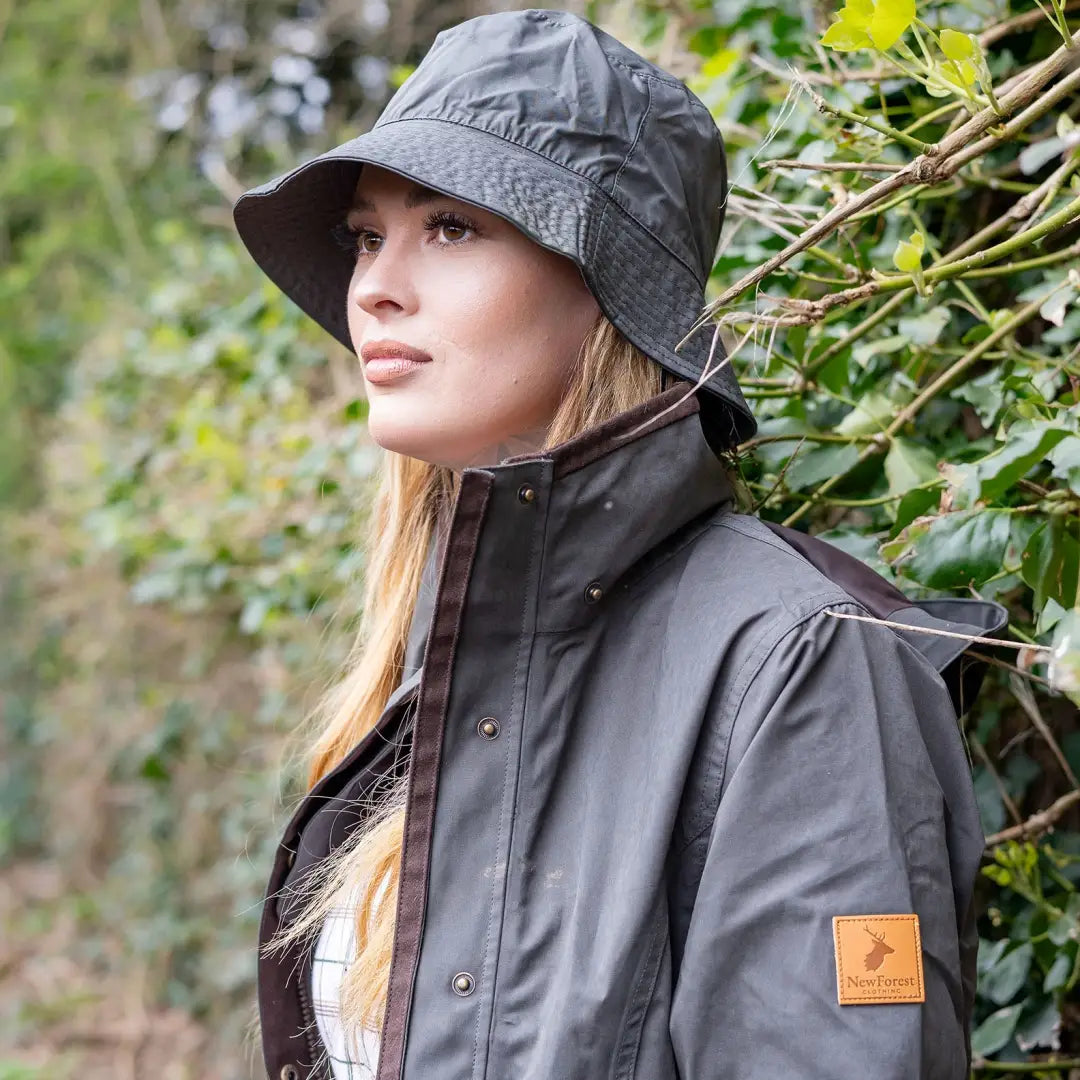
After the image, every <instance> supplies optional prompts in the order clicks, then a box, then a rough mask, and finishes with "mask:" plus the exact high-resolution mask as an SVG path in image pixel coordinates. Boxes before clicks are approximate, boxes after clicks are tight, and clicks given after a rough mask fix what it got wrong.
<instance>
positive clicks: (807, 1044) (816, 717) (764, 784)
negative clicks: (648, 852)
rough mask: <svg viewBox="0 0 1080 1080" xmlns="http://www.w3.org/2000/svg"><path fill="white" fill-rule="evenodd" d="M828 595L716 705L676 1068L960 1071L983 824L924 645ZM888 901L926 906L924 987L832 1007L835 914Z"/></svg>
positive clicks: (870, 911)
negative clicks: (707, 824)
mask: <svg viewBox="0 0 1080 1080" xmlns="http://www.w3.org/2000/svg"><path fill="white" fill-rule="evenodd" d="M827 606H829V607H830V608H831V609H832V610H835V611H849V612H853V613H856V614H863V615H865V614H866V612H865V611H864V610H863V609H862V608H861V607H859V606H858V605H855V604H852V603H850V602H849V603H845V604H831V605H827ZM821 608H822V605H820V604H819V605H818V607H817V609H816V610H814V611H812V613H811V614H809V615H807V616H805V617H804V618H801V619H798V620H796V624H795V625H794V626H791V625H788V626H786V627H785V628H784V629H783V630H782V631H779V632H777V633H775V634H774V635H773V637H772V640H771V641H765V640H763V642H762V644H761V645H760V647H759V648H758V649H757V650H756V652H755V653H754V655H753V656H752V657H751V659H750V660H748V661H747V663H746V666H745V668H744V670H743V672H742V673H741V674H740V675H739V676H738V677H737V678H735V679H734V680H732V681H731V687H730V689H727V690H725V692H724V694H723V695H722V696H721V695H718V696H717V701H716V704H715V706H714V708H715V710H716V715H714V716H711V717H710V718H709V720H710V723H716V724H720V725H725V724H726V725H727V729H728V732H729V733H728V736H727V738H726V739H724V740H722V742H723V744H724V746H725V751H724V756H725V758H726V760H725V761H723V762H721V763H720V765H719V766H718V770H717V771H718V772H719V773H720V774H721V779H720V781H719V785H720V797H719V801H718V803H717V808H716V813H715V818H714V819H713V821H712V826H711V831H710V832H709V834H708V839H707V844H704V841H703V845H704V852H705V853H704V866H703V870H702V875H701V879H700V886H699V889H698V892H697V895H696V898H695V901H694V906H693V911H692V914H691V916H690V920H689V924H688V929H687V935H686V939H685V944H684V948H683V953H682V958H681V962H680V966H679V970H678V973H677V976H676V983H675V987H674V991H673V998H672V1009H671V1016H670V1021H669V1028H670V1034H671V1039H672V1045H673V1048H674V1052H675V1057H676V1061H677V1064H678V1069H679V1076H680V1077H681V1078H682V1080H776V1078H777V1077H784V1078H785V1080H797V1078H806V1080H826V1078H827V1080H866V1078H867V1077H874V1078H875V1080H931V1078H932V1080H966V1078H967V1077H968V1075H969V1069H968V1061H969V1053H970V1051H969V1036H968V1025H969V1022H970V1009H971V1001H970V997H971V985H970V983H971V980H972V979H973V968H972V965H973V963H974V946H975V945H976V944H977V942H976V939H975V937H974V927H973V922H972V918H971V910H970V897H971V893H972V888H973V884H974V878H975V875H976V873H977V868H978V860H979V855H980V853H981V850H982V842H983V837H982V832H981V829H980V828H979V822H978V815H977V811H976V808H975V802H974V795H973V792H972V790H971V776H970V769H969V766H968V759H967V753H966V749H965V747H964V743H963V736H962V734H961V732H960V729H959V725H958V723H957V718H956V714H955V711H954V709H953V706H952V702H951V699H950V697H949V694H948V691H947V689H946V687H945V684H944V683H943V681H942V680H941V678H940V676H939V675H938V674H937V672H936V671H935V670H934V668H933V667H932V666H931V665H930V663H929V662H928V661H927V660H926V659H925V658H924V657H923V656H921V655H920V654H919V653H918V652H917V651H916V650H915V649H913V648H912V647H911V646H910V645H909V644H908V643H906V642H904V641H902V640H901V639H900V638H898V637H897V636H896V635H895V634H894V633H893V632H892V631H891V630H889V629H888V628H886V627H881V626H876V625H873V624H868V623H862V622H857V621H853V620H847V619H837V618H834V617H832V616H830V615H828V614H826V613H825V611H824V610H822V609H821ZM791 621H792V620H791V619H790V617H789V619H788V623H789V624H790V622H791ZM714 800H715V794H714ZM893 913H903V914H910V913H914V914H917V915H918V917H919V927H920V931H921V952H922V966H923V979H924V993H925V1000H924V1001H922V1002H921V1003H919V1002H912V1003H901V1002H886V1003H884V1004H856V1005H852V1004H845V1005H841V1004H839V1002H838V990H837V971H836V969H837V963H836V953H835V950H834V939H833V916H835V915H841V916H845V915H880V914H893ZM965 923H966V924H967V928H966V929H965ZM866 944H867V945H870V946H872V942H870V939H869V938H867V939H866ZM854 958H855V960H856V962H857V964H858V965H860V966H861V965H862V964H863V962H864V960H865V957H864V955H863V952H862V951H856V952H855V953H854ZM844 962H845V963H848V962H849V961H848V960H847V959H845V960H844ZM965 969H967V975H966V976H965V974H964V970H965ZM849 970H850V969H849Z"/></svg>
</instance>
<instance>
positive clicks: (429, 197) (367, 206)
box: [352, 183, 450, 212]
mask: <svg viewBox="0 0 1080 1080" xmlns="http://www.w3.org/2000/svg"><path fill="white" fill-rule="evenodd" d="M448 198H450V196H449V195H444V194H443V193H442V192H441V191H435V190H433V189H432V188H429V187H424V186H423V184H415V183H414V184H413V185H412V186H411V187H410V188H409V191H408V194H406V196H405V207H406V209H408V210H412V209H413V207H416V206H423V205H424V204H425V203H429V202H434V201H435V200H436V199H448ZM352 209H353V210H367V211H371V212H374V210H375V204H374V203H373V202H372V201H371V200H370V199H353V202H352Z"/></svg>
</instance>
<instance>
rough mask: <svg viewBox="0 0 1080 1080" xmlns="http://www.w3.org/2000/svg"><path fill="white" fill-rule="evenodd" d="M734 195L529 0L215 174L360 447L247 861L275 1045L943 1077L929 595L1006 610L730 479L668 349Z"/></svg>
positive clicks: (952, 966)
mask: <svg viewBox="0 0 1080 1080" xmlns="http://www.w3.org/2000/svg"><path fill="white" fill-rule="evenodd" d="M725 185H726V174H725V165H724V157H723V147H722V143H721V139H720V136H719V133H718V132H717V129H716V127H715V124H714V123H713V121H712V119H711V117H710V116H709V114H708V112H707V111H706V109H705V108H704V106H703V105H702V104H701V103H700V102H699V101H698V100H697V99H696V98H694V97H693V95H692V94H690V93H689V92H688V91H687V90H686V88H685V87H684V86H683V85H682V84H681V83H680V82H678V81H677V80H675V79H674V78H672V77H671V76H669V75H667V74H666V73H664V72H663V71H661V70H659V69H658V68H656V67H654V66H653V65H651V64H649V63H648V62H646V61H645V60H643V59H642V58H641V57H640V56H638V55H637V54H636V53H634V52H632V51H631V50H629V49H627V48H626V47H625V46H623V45H621V44H620V43H619V42H617V41H615V40H614V39H613V38H611V37H610V36H608V35H606V34H604V33H602V32H601V31H599V30H597V29H596V28H595V27H593V26H591V25H590V24H589V23H588V22H586V21H584V20H582V19H580V18H577V17H576V16H573V15H569V14H566V13H562V12H550V11H518V12H509V13H504V14H498V15H490V16H484V17H481V18H478V19H473V20H470V21H468V22H465V23H462V24H460V25H459V26H457V27H455V28H454V29H452V30H450V31H446V32H444V33H442V34H440V35H439V37H438V38H437V39H436V42H435V44H434V46H433V47H432V49H431V51H430V52H429V53H428V55H427V57H426V58H425V59H424V61H423V63H422V64H421V65H420V66H419V68H418V69H417V70H416V72H415V73H414V74H413V75H412V76H411V77H410V78H409V79H408V80H407V81H406V83H405V84H404V85H403V86H402V88H401V89H400V90H399V91H398V93H397V94H396V95H395V97H394V99H393V100H392V101H391V102H390V104H389V106H388V107H387V109H386V111H385V112H384V113H383V115H382V117H380V119H379V122H378V123H377V125H376V126H375V128H374V129H373V130H372V131H371V132H369V133H367V134H365V135H361V136H360V137H358V138H356V139H353V140H351V141H350V142H348V143H345V144H343V145H342V146H340V147H337V148H336V149H334V150H331V151H329V152H328V153H326V154H324V155H322V156H321V157H319V158H317V159H315V161H313V162H309V163H307V164H305V165H302V166H300V167H299V168H297V169H294V170H292V171H291V172H290V173H288V174H286V175H285V176H283V177H280V178H278V179H277V180H274V181H271V182H270V183H268V184H265V185H263V186H262V187H260V188H256V189H254V190H253V191H251V192H248V193H247V194H246V195H244V196H243V197H242V198H241V199H240V200H239V202H238V204H237V206H236V211H235V216H236V222H237V226H238V229H239V231H240V235H241V237H242V238H243V241H244V243H245V244H246V245H247V247H248V249H249V250H250V251H251V253H252V255H253V256H254V258H255V259H256V260H257V262H258V263H259V265H260V266H261V267H262V268H263V269H264V271H265V272H266V273H267V274H268V275H269V276H270V277H271V278H272V279H273V280H274V281H275V282H277V283H278V285H280V287H281V288H282V289H283V290H284V291H285V292H286V293H287V294H288V295H289V296H290V297H291V298H292V299H293V300H295V301H296V303H297V304H299V305H300V306H301V307H302V308H303V309H304V310H305V311H306V312H308V313H309V314H310V315H311V316H312V317H313V318H315V319H316V320H317V321H318V322H319V323H320V324H321V325H322V326H324V327H325V328H326V329H327V330H328V331H329V332H330V333H332V334H333V335H334V336H335V337H336V338H337V339H338V340H339V341H341V342H342V343H343V344H345V345H346V346H347V347H349V348H350V349H351V350H352V351H353V352H355V353H356V354H357V355H358V356H359V357H360V359H361V362H362V364H363V371H364V378H365V381H366V383H367V390H368V396H369V402H370V416H369V425H370V430H371V434H372V436H373V438H374V439H375V440H376V441H377V442H378V443H379V444H380V445H382V446H383V447H385V449H386V451H387V454H386V457H385V465H384V471H383V474H382V478H381V487H380V490H379V493H378V497H377V501H376V504H375V509H374V513H373V517H372V531H371V537H370V559H369V565H368V572H367V579H366V590H367V593H366V600H365V609H364V624H363V629H362V632H361V635H360V638H359V641H358V643H357V646H356V650H355V655H354V656H353V658H352V662H351V664H350V666H349V670H348V671H347V672H346V673H345V675H344V677H343V678H342V680H341V681H340V682H339V683H338V684H337V685H336V686H335V688H334V689H333V691H332V692H331V693H330V694H329V695H328V697H327V699H326V701H325V702H324V703H323V705H322V707H321V709H320V720H321V728H320V734H319V736H318V738H317V739H316V741H315V743H314V745H313V747H312V751H311V769H310V783H311V787H310V790H309V792H308V794H307V796H306V797H305V798H304V800H303V801H302V803H301V804H300V806H299V807H298V808H297V810H296V812H295V814H294V815H293V818H292V821H291V822H290V823H289V825H288V827H287V829H286V831H285V834H284V836H283V837H282V841H281V845H280V847H279V849H278V856H277V858H276V860H275V865H274V867H273V870H272V873H271V878H270V882H269V886H268V895H267V900H266V904H265V908H264V914H263V921H262V927H261V931H260V944H261V950H260V968H259V1005H260V1015H261V1027H262V1037H263V1050H264V1056H265V1060H266V1066H267V1069H268V1073H269V1075H270V1076H271V1077H273V1078H277V1077H280V1078H281V1080H297V1078H306V1077H309V1076H317V1077H329V1076H332V1077H335V1078H336V1077H361V1076H377V1078H378V1080H420V1078H428V1077H436V1078H440V1080H441V1078H444V1077H445V1078H451V1077H453V1078H465V1077H471V1078H479V1077H487V1078H490V1080H540V1078H545V1080H546V1078H552V1080H554V1078H558V1080H595V1078H598V1077H601V1076H602V1077H610V1078H612V1080H628V1078H632V1077H636V1078H640V1080H674V1078H676V1077H680V1078H682V1080H720V1078H721V1077H723V1078H725V1080H750V1078H754V1080H758V1078H760V1080H765V1078H768V1080H775V1078H777V1077H815V1078H816V1077H828V1078H830V1080H839V1078H847V1077H850V1078H853V1080H854V1078H858V1080H864V1078H866V1077H868V1076H874V1077H878V1078H894V1080H912V1078H914V1077H924V1078H930V1077H934V1078H942V1080H960V1078H961V1077H966V1076H967V1070H968V1058H969V1045H968V1023H969V1019H970V1011H971V1004H972V993H973V980H974V959H975V956H974V951H975V945H976V938H975V931H974V921H973V919H974V916H973V912H972V906H971V897H972V886H973V882H974V877H975V874H976V870H977V866H978V861H979V857H980V854H981V850H982V842H983V837H982V833H981V831H980V828H979V820H978V816H977V813H976V809H975V803H974V798H973V794H972V788H971V782H970V775H969V770H968V761H967V758H966V754H965V747H964V744H963V739H962V735H961V733H960V730H959V727H958V724H957V713H958V712H959V711H962V710H963V709H964V708H966V707H967V705H968V704H969V703H970V697H971V695H972V694H973V693H974V691H975V689H976V688H977V684H978V677H979V675H980V671H979V670H978V669H974V668H971V667H970V666H969V668H968V669H967V670H966V671H961V670H960V663H961V660H962V659H963V656H962V653H963V648H964V642H963V641H962V640H960V641H958V639H956V638H949V637H930V636H927V635H924V634H920V633H919V632H918V631H917V628H919V627H932V628H933V627H937V628H946V629H951V630H954V631H956V630H960V631H961V632H964V633H967V634H975V633H980V632H984V631H986V630H988V629H996V627H997V626H998V625H1000V621H1001V611H1000V609H998V608H996V606H994V605H983V604H980V603H978V602H973V601H970V602H965V601H927V602H924V603H923V604H921V605H915V604H913V603H912V602H910V601H908V600H907V599H906V598H905V597H904V596H903V595H902V594H900V593H898V592H897V591H896V590H895V589H893V588H892V586H891V585H889V584H888V583H887V582H886V581H884V580H883V579H882V578H880V577H878V576H877V575H875V574H873V573H872V572H870V571H869V570H868V569H866V568H865V567H864V566H863V565H862V564H861V563H858V562H856V561H855V560H853V559H850V558H849V557H847V556H845V555H844V554H842V553H841V552H839V551H837V550H835V549H833V548H831V547H829V545H827V544H824V543H823V542H821V541H814V540H812V539H811V538H809V537H805V536H801V535H799V534H795V533H792V532H790V531H789V530H783V529H778V528H776V527H770V526H767V525H766V524H764V523H762V522H760V521H758V520H757V519H755V518H753V517H750V516H748V515H746V514H742V513H739V512H738V508H737V504H736V499H735V488H734V484H733V480H732V472H731V469H730V466H729V464H728V461H727V459H728V451H729V450H730V449H731V448H732V447H733V446H735V445H736V444H737V443H738V442H739V441H741V440H744V439H746V438H747V437H748V436H750V435H751V434H752V433H753V431H754V422H753V418H752V416H751V414H750V412H749V410H748V409H747V406H746V403H745V401H744V400H743V397H742V395H741V393H740V391H739V388H738V385H737V383H736V381H735V379H734V377H733V375H732V373H731V369H730V366H729V365H728V364H726V363H724V359H725V358H724V355H723V351H722V349H720V348H719V347H716V348H714V351H713V352H712V354H711V356H710V347H711V346H712V342H711V341H710V340H709V338H708V336H707V335H706V336H704V338H703V337H702V336H701V335H697V336H692V337H691V338H690V339H689V340H688V341H687V342H686V343H685V344H684V345H683V346H682V347H681V348H678V349H677V348H676V346H677V345H678V344H679V342H680V340H681V339H682V338H683V337H684V336H685V335H686V333H687V332H688V331H689V329H690V328H691V326H692V324H693V323H694V320H695V318H696V316H697V315H698V314H699V312H700V310H701V307H702V304H703V300H704V285H705V281H706V280H707V278H708V275H709V271H710V269H711V265H712V259H713V253H714V251H715V248H716V243H717V238H718V234H719V231H720V225H721V221H722V217H723V201H724V193H725ZM710 361H711V362H710ZM845 616H854V617H853V618H848V617H845ZM871 617H876V618H878V619H880V618H888V619H889V620H890V621H891V622H893V623H896V624H898V625H899V626H903V627H910V628H912V629H910V630H909V629H897V628H890V627H886V626H882V625H880V624H878V623H876V622H873V621H870V622H868V621H862V620H865V619H868V618H871Z"/></svg>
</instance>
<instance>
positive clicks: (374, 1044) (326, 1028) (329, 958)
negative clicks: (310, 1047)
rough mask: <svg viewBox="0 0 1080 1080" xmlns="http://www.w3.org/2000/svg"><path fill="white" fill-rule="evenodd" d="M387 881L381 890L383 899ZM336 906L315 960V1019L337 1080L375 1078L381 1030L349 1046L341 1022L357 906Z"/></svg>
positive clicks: (366, 1033)
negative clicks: (344, 980) (355, 1044)
mask: <svg viewBox="0 0 1080 1080" xmlns="http://www.w3.org/2000/svg"><path fill="white" fill-rule="evenodd" d="M385 890H386V881H385V880H384V882H383V884H382V886H381V887H380V888H379V889H378V890H377V892H376V896H375V902H376V903H378V902H379V901H380V900H381V899H382V895H383V893H384V892H385ZM356 896H357V894H356V893H353V896H352V898H351V902H350V904H349V905H347V906H342V907H335V908H333V909H332V910H331V911H330V914H329V915H328V916H327V918H326V921H325V922H324V923H323V926H322V930H321V932H320V934H319V938H318V941H317V942H316V943H315V952H314V955H313V956H312V962H311V1000H312V1005H313V1007H314V1010H315V1022H316V1024H317V1026H318V1029H319V1035H320V1037H321V1038H322V1041H323V1047H324V1050H325V1052H326V1055H327V1060H328V1061H329V1064H330V1071H331V1073H332V1074H333V1077H334V1080H374V1078H375V1071H376V1069H377V1068H378V1065H379V1033H378V1032H377V1031H372V1030H370V1029H364V1031H363V1032H362V1033H361V1034H362V1039H361V1045H360V1046H359V1047H357V1046H349V1045H347V1044H346V1041H345V1032H344V1030H343V1029H342V1026H341V1002H340V994H341V980H342V977H343V976H344V974H345V972H346V970H348V966H349V964H350V963H351V962H352V960H353V957H354V956H355V954H356V926H355V920H356V907H355V898H356Z"/></svg>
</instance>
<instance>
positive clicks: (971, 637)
mask: <svg viewBox="0 0 1080 1080" xmlns="http://www.w3.org/2000/svg"><path fill="white" fill-rule="evenodd" d="M825 614H826V615H831V616H832V617H833V618H834V619H856V620H857V621H858V622H868V623H876V624H877V625H878V626H890V627H892V628H893V629H894V630H911V631H913V632H914V633H916V634H930V635H932V636H933V637H951V638H960V639H961V640H963V641H977V642H979V644H980V645H1003V646H1004V647H1005V648H1007V649H1019V650H1027V651H1029V652H1046V653H1052V652H1053V651H1054V650H1053V649H1052V648H1050V647H1049V646H1048V645H1028V644H1027V642H1024V641H1007V640H1006V639H1005V638H992V637H980V636H979V635H978V634H959V633H957V632H956V631H955V630H937V629H934V628H932V627H929V626H909V625H908V624H907V623H902V622H893V621H891V620H889V619H875V618H874V617H873V616H872V615H853V614H851V613H850V612H847V611H832V610H831V609H829V608H826V609H825Z"/></svg>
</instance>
